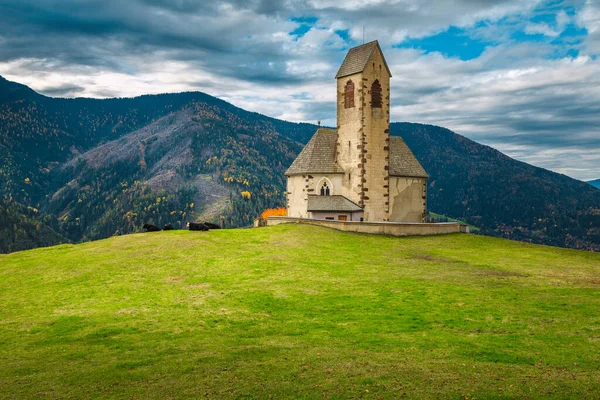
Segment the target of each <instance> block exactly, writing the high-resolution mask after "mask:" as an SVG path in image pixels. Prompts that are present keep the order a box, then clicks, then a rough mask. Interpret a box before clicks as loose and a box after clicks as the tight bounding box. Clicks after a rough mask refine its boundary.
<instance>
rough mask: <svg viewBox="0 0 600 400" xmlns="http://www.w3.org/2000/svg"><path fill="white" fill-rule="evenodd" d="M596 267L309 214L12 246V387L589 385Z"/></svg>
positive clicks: (240, 394) (282, 391) (593, 379)
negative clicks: (353, 226) (236, 225)
mask: <svg viewBox="0 0 600 400" xmlns="http://www.w3.org/2000/svg"><path fill="white" fill-rule="evenodd" d="M599 283H600V254H595V253H591V252H582V251H573V250H569V249H560V248H552V247H546V246H537V245H531V244H527V243H519V242H514V241H508V240H502V239H496V238H491V237H485V236H476V235H463V234H455V235H447V236H430V237H414V238H394V237H388V236H381V235H361V234H354V233H347V232H340V231H335V230H331V229H326V228H321V227H314V226H308V225H280V226H275V227H267V228H258V229H227V230H220V231H209V232H192V231H169V232H156V233H147V234H135V235H126V236H119V237H112V238H109V239H107V240H102V241H96V242H92V243H82V244H76V245H72V246H60V247H53V248H49V249H35V250H29V251H26V252H21V253H15V254H9V255H0V304H1V312H2V314H1V315H2V323H1V324H0V365H2V368H0V382H2V393H1V394H0V398H2V399H38V398H40V397H48V398H54V399H61V398H63V399H66V398H69V399H94V398H97V399H132V398H138V399H158V398H171V399H197V398H209V399H210V398H213V399H258V398H263V399H267V398H274V399H288V398H290V399H316V398H331V399H342V398H352V399H359V398H360V399H398V398H408V399H411V398H419V399H421V398H424V399H454V398H469V399H472V398H477V399H515V398H528V399H529V398H540V399H546V398H549V399H569V398H571V399H592V398H597V393H598V355H599V353H600V341H599V340H598V339H599V338H598V310H599V309H600V296H598V284H599ZM463 394H464V395H463Z"/></svg>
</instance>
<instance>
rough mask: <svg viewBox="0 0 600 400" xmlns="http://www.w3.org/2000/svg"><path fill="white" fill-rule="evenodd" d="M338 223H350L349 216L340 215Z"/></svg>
mask: <svg viewBox="0 0 600 400" xmlns="http://www.w3.org/2000/svg"><path fill="white" fill-rule="evenodd" d="M338 221H348V216H347V215H338Z"/></svg>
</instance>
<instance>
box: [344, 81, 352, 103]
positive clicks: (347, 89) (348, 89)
mask: <svg viewBox="0 0 600 400" xmlns="http://www.w3.org/2000/svg"><path fill="white" fill-rule="evenodd" d="M344 105H345V107H346V108H354V82H352V80H349V81H348V82H346V86H344Z"/></svg>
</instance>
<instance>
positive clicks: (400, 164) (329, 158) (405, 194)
mask: <svg viewBox="0 0 600 400" xmlns="http://www.w3.org/2000/svg"><path fill="white" fill-rule="evenodd" d="M391 77H392V74H391V73H390V69H389V67H388V65H387V63H386V61H385V58H384V56H383V52H382V51H381V47H380V46H379V43H378V42H377V41H374V42H370V43H366V44H363V45H362V46H358V47H354V48H352V49H350V50H349V51H348V54H347V55H346V58H345V59H344V62H343V63H342V65H341V67H340V69H339V71H338V73H337V75H336V77H335V78H336V80H337V129H328V128H321V127H319V129H317V132H316V133H315V134H314V136H313V137H312V139H311V140H310V141H309V142H308V143H307V145H306V146H305V147H304V149H303V150H302V152H301V153H300V154H299V155H298V157H297V158H296V160H295V161H294V162H293V163H292V165H291V166H290V167H289V169H288V170H287V171H286V173H285V175H286V177H287V193H286V194H287V215H288V217H295V218H311V219H324V220H339V221H367V222H388V221H390V222H424V221H425V215H426V209H427V179H428V177H429V176H428V175H427V172H425V170H424V169H423V167H422V166H421V164H419V161H417V159H416V158H415V156H414V155H413V153H412V152H411V151H410V149H409V148H408V146H407V145H406V143H404V141H403V140H402V138H400V137H391V136H390V78H391Z"/></svg>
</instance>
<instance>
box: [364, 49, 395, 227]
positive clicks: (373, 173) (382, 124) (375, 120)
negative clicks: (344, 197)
mask: <svg viewBox="0 0 600 400" xmlns="http://www.w3.org/2000/svg"><path fill="white" fill-rule="evenodd" d="M362 78H363V79H362V83H363V85H362V89H363V92H364V94H365V96H364V103H363V107H364V113H363V118H364V119H363V130H364V132H365V140H364V156H363V158H362V160H361V161H362V164H363V166H364V170H365V173H364V177H363V188H362V189H363V192H364V195H363V200H364V206H365V209H364V210H365V220H367V221H387V220H388V218H389V214H388V210H389V206H390V204H389V181H388V178H389V176H388V175H389V136H390V134H389V132H390V130H389V127H390V125H389V121H390V119H389V118H390V76H389V73H388V71H387V69H386V67H385V64H384V61H383V57H382V55H381V53H380V52H379V51H374V52H373V54H372V55H371V59H370V60H369V62H368V64H367V67H366V68H365V70H364V71H363V76H362ZM375 80H378V81H379V83H380V85H381V100H382V101H381V108H373V107H372V93H371V89H372V85H373V82H374V81H375Z"/></svg>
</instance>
